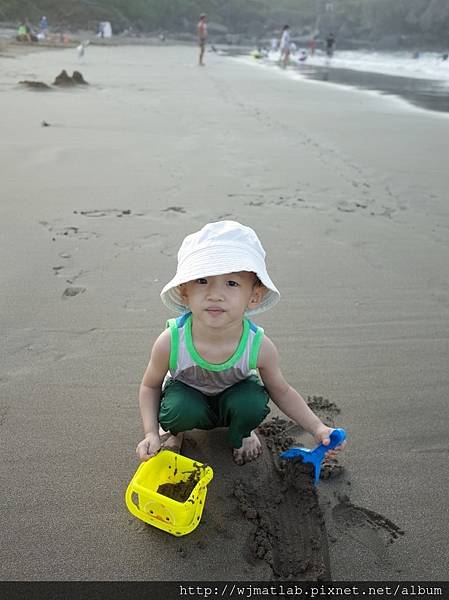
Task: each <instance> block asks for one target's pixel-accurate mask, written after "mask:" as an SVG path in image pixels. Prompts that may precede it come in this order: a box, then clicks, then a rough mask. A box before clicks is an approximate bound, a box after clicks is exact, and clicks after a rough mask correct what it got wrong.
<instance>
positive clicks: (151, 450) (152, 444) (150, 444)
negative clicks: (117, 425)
mask: <svg viewBox="0 0 449 600" xmlns="http://www.w3.org/2000/svg"><path fill="white" fill-rule="evenodd" d="M160 449H161V438H160V437H159V434H158V433H149V434H148V435H146V436H145V439H143V440H142V441H141V442H139V443H138V444H137V448H136V454H137V456H138V457H139V459H140V460H142V461H145V460H148V459H149V458H151V457H152V456H154V455H155V454H157V453H158V452H159V450H160Z"/></svg>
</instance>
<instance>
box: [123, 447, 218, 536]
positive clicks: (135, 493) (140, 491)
mask: <svg viewBox="0 0 449 600" xmlns="http://www.w3.org/2000/svg"><path fill="white" fill-rule="evenodd" d="M195 472H196V473H198V475H197V477H199V479H198V481H197V483H196V484H195V487H194V488H193V490H192V491H191V493H190V495H189V497H188V498H187V500H185V501H184V502H178V501H177V500H174V499H173V498H169V497H168V496H164V495H163V494H161V493H158V491H157V490H158V488H159V486H160V485H163V484H164V483H171V484H177V483H181V482H186V481H188V480H189V477H190V476H191V474H192V473H195ZM213 476H214V472H213V470H212V468H211V467H209V466H208V465H203V464H201V463H199V462H196V461H194V460H191V459H190V458H187V457H186V456H182V455H181V454H176V453H175V452H171V451H170V450H161V451H160V452H159V453H158V454H156V456H153V458H150V459H149V460H147V461H145V462H143V463H141V465H140V466H139V467H138V469H137V471H136V472H135V474H134V477H133V478H132V479H131V481H130V482H129V485H128V487H127V489H126V494H125V501H126V506H127V507H128V510H129V511H130V512H131V513H132V514H133V515H134V516H135V517H137V518H138V519H141V520H142V521H145V523H148V524H149V525H153V526H154V527H158V528H159V529H163V530H164V531H167V532H168V533H171V534H172V535H177V536H180V535H186V534H187V533H190V532H191V531H193V530H194V529H195V527H197V526H198V524H199V522H200V519H201V515H202V512H203V508H204V503H205V501H206V494H207V484H208V483H209V481H211V480H212V478H213Z"/></svg>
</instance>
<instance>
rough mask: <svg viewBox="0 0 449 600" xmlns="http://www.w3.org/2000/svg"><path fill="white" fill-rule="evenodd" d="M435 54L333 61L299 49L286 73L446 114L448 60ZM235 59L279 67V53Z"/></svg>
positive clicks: (339, 54) (360, 54)
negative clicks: (376, 93)
mask: <svg viewBox="0 0 449 600" xmlns="http://www.w3.org/2000/svg"><path fill="white" fill-rule="evenodd" d="M443 54H444V52H443V51H442V52H441V53H439V54H437V53H435V52H425V53H420V54H419V56H417V57H414V56H413V54H412V52H368V51H353V50H351V51H349V50H348V51H343V50H342V51H338V50H337V51H336V52H335V54H334V56H333V57H332V58H329V57H327V56H326V55H325V54H324V53H323V52H321V51H318V52H317V53H316V54H315V55H314V56H307V58H306V60H300V59H301V58H303V56H304V55H303V54H302V53H301V50H298V51H297V52H294V53H293V54H292V55H291V60H290V65H289V66H288V68H287V69H286V74H288V75H291V74H292V73H295V75H298V76H299V77H304V78H306V79H314V80H319V81H325V82H327V83H329V84H330V85H331V84H339V85H349V86H353V87H356V88H360V89H369V90H375V91H377V92H379V93H381V94H389V95H393V96H398V97H400V98H403V99H405V100H406V101H407V102H409V103H410V104H413V105H415V106H419V107H420V108H424V109H426V110H433V111H438V112H446V113H449V58H448V59H447V60H443ZM238 60H243V61H245V62H246V63H248V64H251V65H257V64H259V65H264V66H272V67H276V68H279V66H278V61H279V53H278V52H268V53H264V54H263V56H262V57H261V58H255V57H254V54H251V53H248V52H246V53H245V54H244V55H240V56H239V57H238Z"/></svg>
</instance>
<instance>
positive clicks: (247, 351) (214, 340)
mask: <svg viewBox="0 0 449 600" xmlns="http://www.w3.org/2000/svg"><path fill="white" fill-rule="evenodd" d="M161 298H162V301H163V303H164V304H165V305H166V306H167V307H168V308H170V309H171V310H173V311H174V312H177V313H180V314H181V316H179V317H178V318H175V319H169V320H168V322H167V328H166V329H165V331H163V333H161V334H160V336H159V337H158V338H157V340H156V342H155V343H154V346H153V348H152V351H151V357H150V362H149V364H148V366H147V368H146V371H145V374H144V376H143V380H142V383H141V386H140V391H139V403H140V411H141V414H142V420H143V427H144V431H145V438H144V439H143V440H142V441H141V442H140V443H139V444H138V446H137V449H136V452H137V455H138V457H139V458H140V459H141V460H147V459H148V458H150V457H151V456H154V455H155V454H156V453H157V452H158V451H159V450H160V448H161V446H163V447H164V448H169V449H171V450H173V451H176V452H179V451H180V449H181V444H182V437H183V433H184V432H185V431H189V430H191V429H214V428H215V427H227V428H228V441H229V444H230V446H231V448H232V452H233V458H234V461H235V462H236V463H237V464H238V465H242V464H244V463H246V462H248V461H252V460H254V459H256V458H257V457H258V456H259V455H260V453H261V451H262V445H261V442H260V440H259V438H258V437H257V434H256V433H255V429H256V427H257V426H258V425H259V424H260V423H261V422H262V421H263V420H264V418H265V417H266V416H267V415H268V413H269V412H270V409H269V407H268V401H269V399H270V398H271V400H272V401H273V402H274V403H275V404H276V405H277V406H278V407H279V408H280V409H281V411H282V412H283V413H285V414H286V415H287V416H288V417H290V418H291V419H292V420H293V421H295V422H296V423H297V424H299V425H300V426H301V427H303V428H304V429H305V430H306V431H308V432H309V433H310V434H311V435H312V436H313V437H314V439H315V441H316V442H323V444H325V445H327V444H329V435H330V433H331V432H332V429H331V428H329V427H327V426H326V425H324V423H322V422H321V421H320V419H319V418H318V417H317V416H316V415H315V414H314V413H313V412H312V410H311V409H310V408H309V407H308V406H307V404H306V402H305V401H304V399H303V398H302V397H301V396H300V395H299V393H298V392H297V391H296V390H294V389H293V388H292V387H291V386H290V385H289V384H288V383H287V382H286V381H285V379H284V377H283V375H282V373H281V370H280V368H279V360H278V352H277V349H276V346H275V345H274V344H273V342H272V341H271V340H270V339H269V338H268V337H267V336H266V335H265V334H264V331H263V329H262V328H261V327H258V326H257V325H256V324H255V323H253V322H252V321H250V320H249V318H248V317H250V316H251V317H252V316H253V315H255V314H257V313H261V312H263V311H265V310H268V309H269V308H271V307H272V306H274V305H275V304H276V303H277V302H278V300H279V298H280V294H279V292H278V290H277V288H276V286H275V285H274V283H273V282H272V281H271V279H270V277H269V275H268V273H267V269H266V265H265V251H264V249H263V248H262V245H261V243H260V241H259V239H258V237H257V235H256V233H255V232H254V231H253V230H252V229H251V228H250V227H246V226H244V225H241V224H240V223H237V222H235V221H219V222H216V223H209V224H208V225H205V226H204V227H203V228H202V229H201V230H200V231H198V232H196V233H193V234H191V235H188V236H187V237H186V238H185V239H184V241H183V243H182V245H181V248H180V250H179V252H178V269H177V272H176V275H175V276H174V277H173V279H172V280H171V281H170V282H169V283H167V285H166V286H165V287H164V289H163V290H162V292H161ZM337 451H338V450H337ZM333 454H335V451H329V453H328V455H330V456H332V455H333Z"/></svg>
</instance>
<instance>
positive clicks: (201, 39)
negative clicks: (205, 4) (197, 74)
mask: <svg viewBox="0 0 449 600" xmlns="http://www.w3.org/2000/svg"><path fill="white" fill-rule="evenodd" d="M196 33H197V36H198V46H199V48H200V55H199V61H198V65H199V66H200V67H204V65H205V63H204V51H205V50H206V42H207V26H206V14H205V13H201V14H200V20H199V21H198V25H197V27H196Z"/></svg>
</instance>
